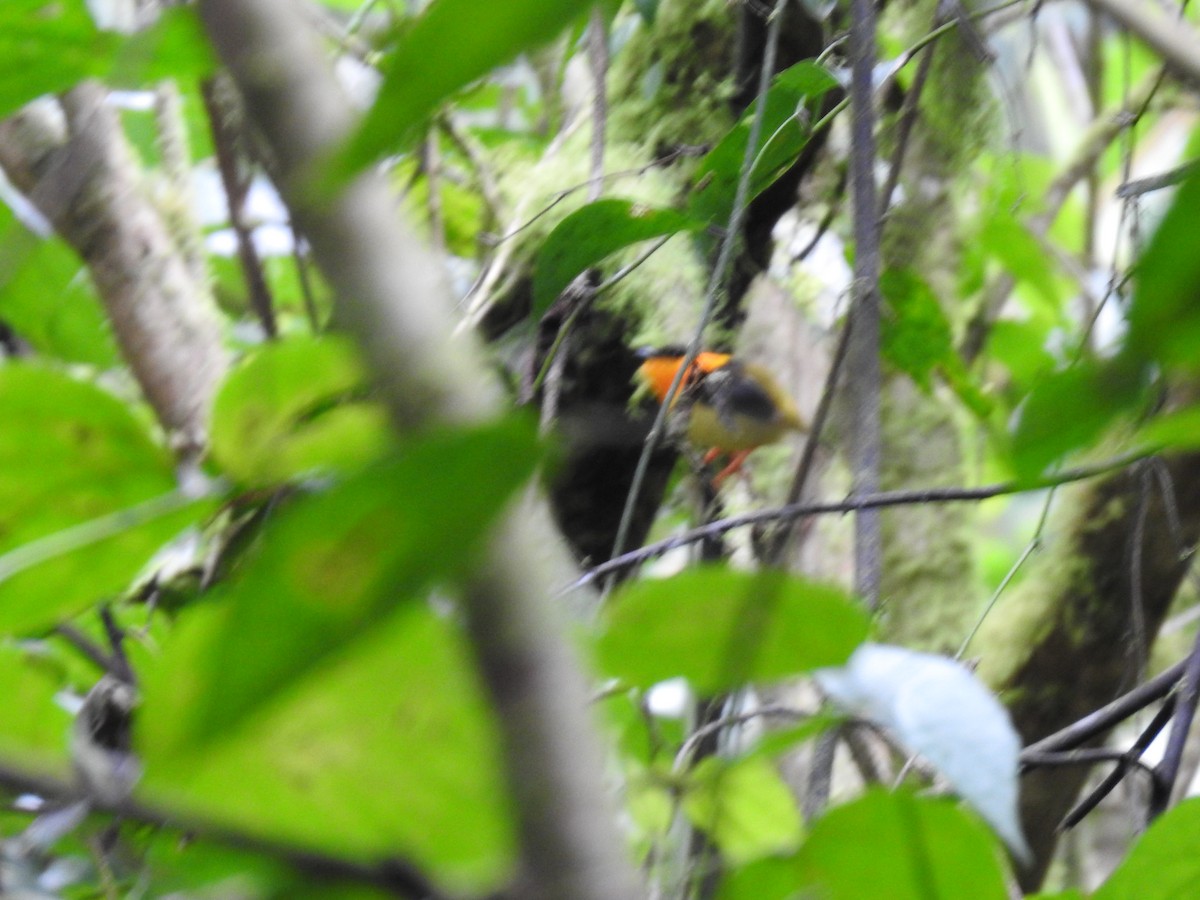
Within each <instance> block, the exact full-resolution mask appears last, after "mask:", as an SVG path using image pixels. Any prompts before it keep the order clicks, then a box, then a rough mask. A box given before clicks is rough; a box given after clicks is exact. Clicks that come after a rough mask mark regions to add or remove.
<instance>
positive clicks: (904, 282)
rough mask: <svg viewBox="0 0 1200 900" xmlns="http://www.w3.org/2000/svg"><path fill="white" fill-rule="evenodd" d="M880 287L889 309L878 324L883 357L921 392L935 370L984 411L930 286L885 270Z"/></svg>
mask: <svg viewBox="0 0 1200 900" xmlns="http://www.w3.org/2000/svg"><path fill="white" fill-rule="evenodd" d="M879 287H880V291H881V293H882V294H883V297H884V299H885V300H886V301H887V309H888V314H887V315H885V316H884V318H883V323H882V326H883V334H882V352H883V355H884V358H885V359H886V360H887V361H888V362H889V363H891V364H892V365H893V366H895V367H896V368H897V369H899V370H900V371H902V372H904V373H906V374H907V375H908V376H909V377H910V378H912V380H913V381H915V382H916V383H917V384H918V385H920V386H921V388H922V389H924V390H925V391H926V392H929V391H931V390H933V375H934V374H935V373H937V374H940V375H941V376H942V378H943V379H944V380H945V382H946V384H948V385H949V386H950V387H951V388H953V390H954V392H955V393H956V394H958V396H959V398H960V399H961V400H962V401H963V403H965V404H966V405H967V407H968V408H969V409H971V410H972V411H973V412H974V413H975V414H976V415H980V416H984V415H987V413H988V412H989V411H990V409H991V402H990V401H989V400H988V399H987V398H986V397H985V396H984V394H983V392H982V391H981V390H980V389H979V387H978V386H977V385H976V384H975V382H974V381H973V380H972V379H971V376H970V374H969V373H968V372H967V368H966V366H965V365H963V361H962V357H960V356H959V355H958V351H957V350H956V349H955V346H954V335H953V333H952V331H951V328H950V321H949V320H948V319H947V318H946V314H945V313H944V312H943V311H942V305H941V303H940V302H939V301H938V298H937V295H936V294H934V292H933V289H932V288H930V287H929V285H928V284H927V283H926V282H925V280H924V279H923V278H921V277H920V276H919V275H918V274H917V273H916V272H914V271H912V270H911V269H888V270H887V271H886V272H884V273H883V276H882V277H881V278H880V279H879Z"/></svg>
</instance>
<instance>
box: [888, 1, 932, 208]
mask: <svg viewBox="0 0 1200 900" xmlns="http://www.w3.org/2000/svg"><path fill="white" fill-rule="evenodd" d="M936 18H937V19H940V18H941V13H938V14H937V16H936ZM935 24H937V23H936V22H935ZM936 52H937V44H931V45H930V46H929V48H928V49H927V50H926V51H925V53H924V54H923V55H922V56H921V63H920V65H918V66H917V74H916V75H915V76H913V83H912V86H911V87H910V88H909V89H908V93H907V94H906V95H905V97H904V105H903V107H901V109H900V123H899V125H897V126H896V149H895V151H894V152H893V153H892V162H891V165H890V166H888V177H887V183H886V184H885V185H884V188H883V193H882V194H880V195H879V210H880V212H881V213H882V214H883V215H884V216H886V215H887V211H888V207H890V206H891V205H892V194H894V193H895V191H896V185H898V184H899V183H900V170H901V169H902V168H903V167H904V156H905V154H906V153H907V151H908V141H909V138H910V137H911V136H912V130H913V125H915V124H916V121H917V107H918V105H919V104H920V102H921V94H922V93H923V92H924V91H925V83H926V81H928V79H929V73H930V71H931V70H932V69H933V54H934V53H936Z"/></svg>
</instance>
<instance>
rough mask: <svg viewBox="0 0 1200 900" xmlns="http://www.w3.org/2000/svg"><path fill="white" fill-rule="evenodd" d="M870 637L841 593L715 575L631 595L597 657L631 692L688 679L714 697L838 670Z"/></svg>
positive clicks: (771, 578)
mask: <svg viewBox="0 0 1200 900" xmlns="http://www.w3.org/2000/svg"><path fill="white" fill-rule="evenodd" d="M867 631H868V620H867V616H866V614H865V613H864V612H863V611H862V610H861V609H860V608H859V607H858V606H857V605H856V604H855V603H854V601H853V600H852V599H851V598H850V597H849V596H848V595H847V594H846V593H845V592H843V591H842V590H840V589H838V588H835V587H830V586H827V585H823V584H817V583H814V582H809V581H804V580H802V579H799V578H791V577H788V576H786V575H784V574H782V573H779V572H762V573H757V574H750V573H747V572H735V571H732V570H729V569H723V568H715V567H707V568H700V569H696V570H692V571H689V572H684V573H682V574H680V575H676V576H674V577H672V578H665V579H660V580H645V581H640V582H637V583H635V584H633V585H630V586H629V587H627V588H625V589H624V590H623V591H622V592H621V593H620V594H619V595H618V596H616V597H614V598H613V600H612V602H611V603H610V604H609V607H608V609H607V610H606V613H605V617H604V622H603V626H602V631H601V634H600V636H599V638H598V641H597V646H596V651H597V656H598V659H599V662H600V666H601V668H602V669H603V671H604V672H605V674H607V675H611V676H615V677H617V678H621V679H623V680H625V681H626V682H628V683H629V684H631V685H633V686H637V687H649V686H651V685H653V684H656V683H658V682H660V681H665V680H667V679H669V678H674V677H676V676H683V677H686V678H687V679H688V680H689V681H690V682H691V683H692V686H693V687H694V688H695V689H696V690H697V691H699V692H701V693H711V692H714V691H718V690H722V689H725V688H731V687H734V686H736V685H739V684H743V683H745V682H747V681H762V680H770V679H778V678H784V677H787V676H789V675H795V674H798V673H801V672H807V671H810V670H811V669H815V668H819V667H821V666H835V665H840V664H841V663H843V662H845V661H846V659H847V658H848V657H849V655H850V653H851V652H852V651H853V650H854V648H855V647H856V646H858V644H859V643H861V642H862V640H863V639H864V638H865V637H866V635H867Z"/></svg>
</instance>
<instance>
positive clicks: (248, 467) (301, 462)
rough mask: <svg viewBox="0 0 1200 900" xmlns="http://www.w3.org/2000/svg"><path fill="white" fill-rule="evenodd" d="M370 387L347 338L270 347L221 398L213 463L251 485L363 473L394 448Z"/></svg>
mask: <svg viewBox="0 0 1200 900" xmlns="http://www.w3.org/2000/svg"><path fill="white" fill-rule="evenodd" d="M367 383H368V378H367V373H366V370H365V369H364V368H363V366H362V364H361V362H360V361H359V357H358V354H357V352H356V351H355V349H354V347H353V346H352V345H351V344H350V342H349V341H347V340H345V339H342V338H332V337H330V338H311V337H294V338H290V339H288V340H286V341H278V342H274V343H271V344H267V345H264V346H262V347H260V348H259V349H257V350H256V351H255V352H254V353H253V354H252V355H251V356H250V357H249V358H248V359H246V360H245V361H243V362H242V364H241V365H239V366H238V367H237V368H236V369H234V371H233V372H232V373H230V375H229V376H228V377H227V378H226V379H225V383H224V384H223V385H222V386H221V389H220V391H219V393H218V394H217V398H216V401H215V403H214V405H213V415H212V455H213V458H214V459H215V460H216V461H217V463H218V464H219V465H220V466H221V467H222V468H223V469H224V471H225V472H226V473H228V474H229V475H231V476H232V477H233V478H236V479H238V480H239V481H241V482H243V483H245V484H251V485H264V484H274V483H278V482H281V481H286V480H287V479H289V478H292V477H295V476H297V475H301V474H305V473H311V472H313V471H322V470H324V471H330V470H333V471H353V470H355V469H357V468H361V467H362V466H363V465H365V464H366V463H368V462H371V461H372V460H375V459H378V458H379V457H380V456H381V455H382V454H383V453H384V452H385V451H386V450H387V449H388V448H389V447H390V446H392V445H393V440H392V437H391V430H390V427H389V424H388V421H387V415H386V413H385V412H384V410H383V408H382V407H381V406H380V405H379V404H376V403H368V402H365V399H364V398H365V394H366V391H367Z"/></svg>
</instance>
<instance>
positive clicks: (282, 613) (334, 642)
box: [146, 420, 538, 753]
mask: <svg viewBox="0 0 1200 900" xmlns="http://www.w3.org/2000/svg"><path fill="white" fill-rule="evenodd" d="M536 447H537V445H536V439H535V436H534V435H533V433H532V429H530V428H529V427H527V423H525V422H524V421H518V420H512V421H503V422H500V423H497V424H492V425H488V426H484V427H480V428H476V429H473V430H469V431H454V432H448V433H445V434H440V435H431V436H427V437H424V438H422V439H420V440H418V441H414V442H412V443H409V444H406V445H404V446H403V447H402V449H401V451H400V453H399V454H398V456H397V457H396V458H395V459H394V460H390V461H387V462H385V463H381V464H378V465H375V466H372V467H370V468H368V469H365V470H363V471H362V472H360V473H358V474H356V475H354V476H352V477H350V478H348V479H347V480H345V481H343V482H341V483H340V484H337V485H335V486H334V487H332V488H330V489H328V490H326V491H324V492H322V493H319V494H314V495H309V496H305V497H300V498H297V499H295V500H294V501H292V502H291V503H290V504H289V505H287V506H286V507H284V508H282V509H280V510H279V511H278V512H277V513H276V514H275V516H274V520H273V521H272V522H271V523H270V527H269V528H268V529H267V530H266V531H265V533H264V534H263V535H262V537H261V546H260V547H259V548H258V549H257V553H256V554H254V555H252V556H251V558H250V559H248V560H247V561H246V562H245V563H243V568H242V570H241V571H240V573H238V576H237V577H236V578H234V579H233V580H232V582H231V583H230V584H229V585H228V586H227V587H225V588H224V589H223V590H221V591H220V592H219V593H220V600H219V601H216V602H218V604H219V607H218V608H219V612H220V614H219V615H218V616H216V617H213V618H211V619H207V618H206V619H204V620H203V622H204V625H203V627H201V626H199V625H196V626H193V628H195V629H198V630H196V631H193V632H190V633H191V634H192V639H191V640H190V641H181V644H180V646H178V647H177V648H176V649H175V652H174V653H173V655H172V658H171V660H170V661H169V665H170V667H171V669H172V670H173V671H175V672H176V673H178V674H177V675H176V680H177V682H178V683H179V684H187V685H189V686H190V688H189V689H188V690H187V691H184V692H182V693H180V694H178V695H176V700H177V701H178V704H177V707H176V708H175V709H173V711H172V715H171V716H170V717H169V718H164V719H161V720H159V721H158V722H157V724H156V725H154V726H153V727H150V726H147V731H146V736H147V740H148V741H149V742H150V744H151V745H152V746H154V747H155V748H156V749H157V751H158V752H160V753H166V752H168V751H174V752H179V751H182V750H183V749H185V748H187V747H190V746H193V745H197V744H204V743H209V742H211V741H213V740H217V739H219V738H220V737H221V736H223V735H225V734H227V733H228V732H229V731H230V729H233V728H236V727H237V726H238V725H239V724H240V723H241V722H242V721H243V720H244V719H245V718H246V717H247V716H249V715H251V714H252V713H253V712H254V711H255V710H257V709H258V708H260V707H261V706H263V705H264V704H266V703H268V702H270V701H271V700H272V699H273V698H274V697H276V696H277V695H278V694H279V693H280V692H281V691H284V690H285V689H287V688H288V687H289V685H291V684H292V683H293V682H294V681H295V680H296V679H297V678H300V677H301V676H303V675H305V674H306V673H307V672H309V671H310V670H311V669H312V667H313V666H315V665H317V664H318V663H319V662H321V660H323V659H324V658H325V657H327V656H328V655H329V654H331V653H334V652H336V651H338V650H339V649H341V648H343V647H344V646H346V645H348V644H352V643H353V642H354V641H355V640H357V639H360V638H361V636H362V634H363V632H364V631H366V630H368V629H370V628H371V627H372V626H373V625H374V623H376V622H377V621H378V620H379V619H380V618H381V617H383V616H385V615H387V614H388V613H390V612H391V611H392V610H394V609H395V608H396V607H397V605H402V604H405V603H413V602H415V601H413V600H412V595H413V593H414V592H416V591H417V590H419V589H420V588H422V587H424V586H426V585H428V584H429V583H430V582H431V581H433V580H436V579H442V578H455V577H459V576H462V575H464V574H465V573H466V572H467V571H468V570H469V568H470V565H471V561H472V558H473V555H474V553H475V550H476V545H477V544H478V542H479V539H480V538H481V536H482V535H483V534H484V532H485V531H486V530H487V528H488V526H489V524H490V523H491V521H492V519H493V518H494V517H495V516H496V514H497V513H498V512H499V510H500V507H501V505H502V504H503V503H504V502H505V501H506V500H507V499H508V498H509V497H510V496H511V494H512V492H513V491H514V490H515V489H516V487H517V485H519V484H520V483H521V482H522V481H523V480H525V479H526V478H527V477H528V476H529V474H530V473H531V472H532V471H533V467H534V465H535V464H536V462H537V457H538V453H537V449H536ZM184 673H186V674H184Z"/></svg>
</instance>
